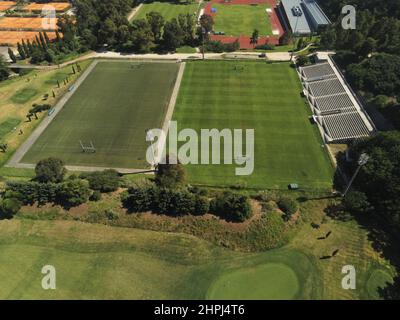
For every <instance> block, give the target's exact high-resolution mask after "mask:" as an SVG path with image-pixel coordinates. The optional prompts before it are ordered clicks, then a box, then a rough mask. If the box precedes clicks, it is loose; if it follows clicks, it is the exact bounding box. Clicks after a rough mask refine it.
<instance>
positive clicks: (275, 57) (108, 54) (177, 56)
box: [10, 51, 290, 70]
mask: <svg viewBox="0 0 400 320" xmlns="http://www.w3.org/2000/svg"><path fill="white" fill-rule="evenodd" d="M266 55H267V59H268V60H272V61H289V60H290V54H289V53H288V52H270V53H267V54H266ZM225 56H229V58H233V59H234V58H235V56H236V58H237V59H244V58H246V57H247V58H249V59H255V58H258V53H254V52H232V53H206V54H205V55H204V57H205V59H207V60H214V59H223V58H224V57H225ZM88 59H132V60H134V59H137V60H187V59H202V54H201V53H169V54H156V53H147V54H136V53H130V54H126V53H121V52H113V51H105V52H90V53H88V54H86V55H83V56H81V57H79V58H76V59H73V60H70V61H68V62H65V63H62V64H59V65H51V66H38V65H34V64H27V65H19V64H11V65H10V67H11V68H24V69H37V70H52V69H58V68H63V67H66V66H69V65H71V64H74V63H77V62H79V61H84V60H88Z"/></svg>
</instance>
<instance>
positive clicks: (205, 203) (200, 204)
mask: <svg viewBox="0 0 400 320" xmlns="http://www.w3.org/2000/svg"><path fill="white" fill-rule="evenodd" d="M209 211H210V201H209V200H208V199H207V198H206V197H203V196H199V195H197V196H196V198H195V208H194V211H193V214H194V215H196V216H202V215H205V214H206V213H208V212H209Z"/></svg>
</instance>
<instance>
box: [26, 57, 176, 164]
mask: <svg viewBox="0 0 400 320" xmlns="http://www.w3.org/2000/svg"><path fill="white" fill-rule="evenodd" d="M178 68H179V65H178V64H176V63H142V64H137V63H130V62H126V61H124V62H99V63H98V64H97V66H96V67H95V69H94V70H93V71H92V72H91V74H90V75H89V76H88V78H87V79H86V80H85V82H84V83H83V84H82V85H81V86H80V87H79V88H78V89H77V90H76V92H75V94H74V95H73V96H72V97H71V99H70V100H69V101H68V102H67V104H66V105H65V106H64V108H63V109H62V110H61V111H60V113H59V114H58V115H57V116H56V118H55V119H54V120H53V121H52V122H51V123H50V125H49V126H48V127H47V129H46V130H45V131H44V132H43V134H42V135H41V136H40V137H39V139H38V140H37V141H36V143H35V144H34V145H33V146H32V147H31V149H30V150H29V151H28V153H27V154H26V155H25V157H24V158H23V160H22V161H23V162H25V163H36V162H38V161H39V160H41V159H43V158H46V157H49V156H55V157H58V158H61V159H62V160H64V161H65V163H67V164H69V165H85V166H103V167H115V168H145V167H148V164H147V161H146V159H145V152H146V149H147V147H148V142H146V140H145V138H146V135H145V130H146V129H148V128H160V127H161V126H162V123H163V119H164V117H165V112H166V109H167V107H168V103H169V100H170V96H171V93H172V89H173V86H174V84H175V79H176V75H177V71H178ZM56 78H57V75H55V76H54V78H53V81H54V79H56ZM79 140H82V141H83V142H84V143H86V144H88V143H89V142H90V141H93V144H94V145H95V147H96V149H97V152H96V153H95V154H87V153H86V154H85V153H82V150H81V147H80V144H79Z"/></svg>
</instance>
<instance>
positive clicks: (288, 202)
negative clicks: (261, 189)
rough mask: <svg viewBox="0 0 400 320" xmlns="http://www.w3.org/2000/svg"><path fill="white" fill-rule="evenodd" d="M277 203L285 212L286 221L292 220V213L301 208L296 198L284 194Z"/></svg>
mask: <svg viewBox="0 0 400 320" xmlns="http://www.w3.org/2000/svg"><path fill="white" fill-rule="evenodd" d="M277 205H278V207H279V209H280V210H282V212H283V213H284V219H285V220H286V221H288V220H290V218H291V217H292V215H294V214H295V213H296V212H297V210H298V209H299V205H298V203H297V201H296V200H294V199H292V198H290V197H285V196H282V197H280V199H279V200H278V202H277Z"/></svg>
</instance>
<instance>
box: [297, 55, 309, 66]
mask: <svg viewBox="0 0 400 320" xmlns="http://www.w3.org/2000/svg"><path fill="white" fill-rule="evenodd" d="M309 63H310V58H308V57H307V56H304V55H300V56H297V57H296V64H297V65H298V66H299V67H303V66H305V65H306V64H309Z"/></svg>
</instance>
